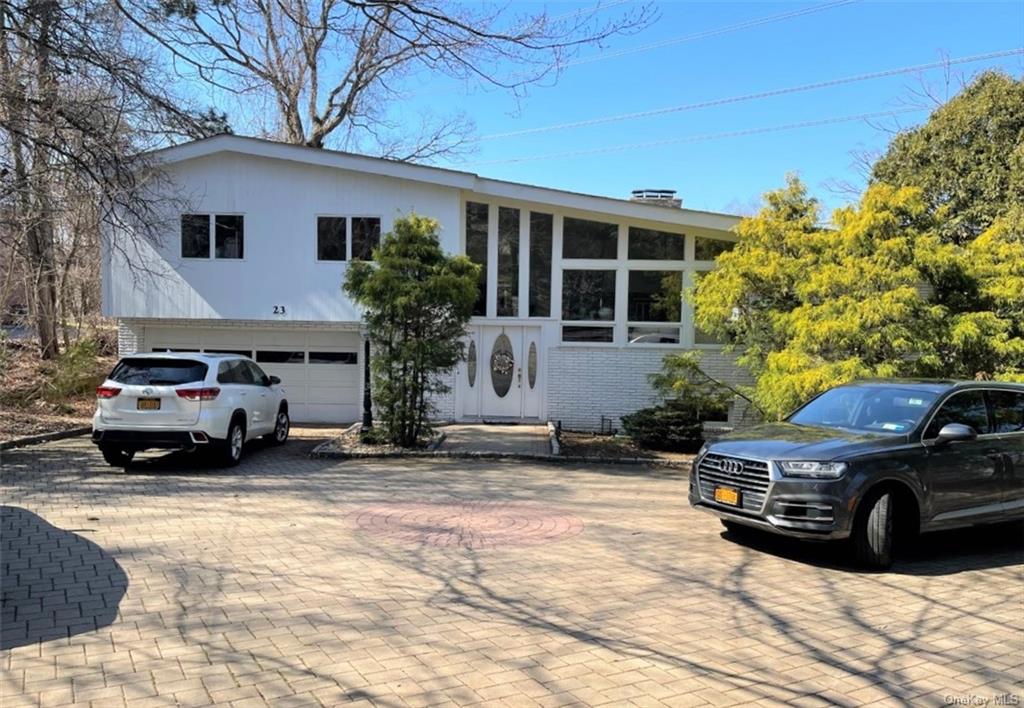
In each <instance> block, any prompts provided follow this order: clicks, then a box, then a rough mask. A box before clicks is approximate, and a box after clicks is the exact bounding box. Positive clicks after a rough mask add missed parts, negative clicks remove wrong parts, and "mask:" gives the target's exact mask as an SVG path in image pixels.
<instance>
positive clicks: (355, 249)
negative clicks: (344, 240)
mask: <svg viewBox="0 0 1024 708" xmlns="http://www.w3.org/2000/svg"><path fill="white" fill-rule="evenodd" d="M379 245H380V219H378V218H377V217H375V216H355V217H352V260H354V261H372V260H373V250H374V249H375V248H377V247H378V246H379Z"/></svg>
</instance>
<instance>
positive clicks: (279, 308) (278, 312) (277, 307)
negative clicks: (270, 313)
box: [274, 305, 288, 315]
mask: <svg viewBox="0 0 1024 708" xmlns="http://www.w3.org/2000/svg"><path fill="white" fill-rule="evenodd" d="M274 314H275V315H286V314H288V312H287V311H286V310H285V309H284V305H274Z"/></svg>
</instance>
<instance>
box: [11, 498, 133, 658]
mask: <svg viewBox="0 0 1024 708" xmlns="http://www.w3.org/2000/svg"><path fill="white" fill-rule="evenodd" d="M0 530H2V532H3V533H2V537H3V541H2V545H0V550H2V561H0V570H2V574H0V608H2V610H0V612H2V615H0V617H2V622H0V649H13V648H15V647H22V646H26V645H30V644H35V643H36V642H45V641H50V640H53V639H67V638H69V637H72V636H75V635H76V634H83V633H86V632H94V631H96V630H97V629H100V628H102V627H105V626H107V625H110V624H112V623H113V622H114V620H115V619H116V617H117V612H118V606H119V605H120V603H121V598H123V597H124V594H125V591H126V590H127V588H128V576H127V575H125V572H124V570H122V569H121V566H120V565H118V563H117V561H116V560H114V558H113V557H112V556H111V555H110V554H108V553H106V552H105V551H104V550H103V549H102V548H100V547H99V546H98V545H96V544H95V543H93V542H92V541H90V540H88V539H86V538H85V537H83V536H80V535H78V534H76V533H73V531H72V530H65V529H60V528H57V527H56V526H53V525H52V524H50V523H48V522H47V521H46V520H45V519H43V518H42V517H40V516H37V515H36V514H33V513H32V512H30V511H27V510H26V509H22V508H20V507H16V506H0ZM74 530H75V531H82V532H85V531H88V530H89V529H74Z"/></svg>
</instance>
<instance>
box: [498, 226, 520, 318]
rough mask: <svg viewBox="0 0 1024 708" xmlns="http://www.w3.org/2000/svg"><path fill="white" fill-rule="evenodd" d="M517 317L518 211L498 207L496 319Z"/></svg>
mask: <svg viewBox="0 0 1024 708" xmlns="http://www.w3.org/2000/svg"><path fill="white" fill-rule="evenodd" d="M518 315H519V210H518V209H512V208H510V207H498V317H516V316H518Z"/></svg>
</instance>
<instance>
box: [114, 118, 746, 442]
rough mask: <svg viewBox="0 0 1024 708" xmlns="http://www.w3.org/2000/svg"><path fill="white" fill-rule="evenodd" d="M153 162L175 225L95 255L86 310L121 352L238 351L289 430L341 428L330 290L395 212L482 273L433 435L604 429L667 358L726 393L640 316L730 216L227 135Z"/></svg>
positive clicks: (716, 362) (725, 364)
mask: <svg viewBox="0 0 1024 708" xmlns="http://www.w3.org/2000/svg"><path fill="white" fill-rule="evenodd" d="M156 157H157V158H158V159H159V160H161V161H162V163H163V166H164V168H165V169H166V172H167V174H168V175H169V177H170V178H171V180H172V181H173V183H174V189H175V194H176V197H177V199H176V201H175V203H176V204H180V207H175V210H174V211H175V213H173V214H169V215H168V218H167V227H166V229H164V234H163V236H162V237H161V238H160V239H159V241H158V242H156V243H150V242H146V244H145V245H143V246H142V247H141V248H135V246H134V244H133V245H132V247H131V248H124V249H121V248H115V249H112V250H111V249H108V250H107V252H106V253H105V257H104V269H103V311H104V314H106V315H108V316H110V317H116V318H117V320H118V326H119V342H118V343H119V348H120V350H121V352H122V353H128V352H132V351H160V350H166V349H171V350H205V351H230V352H243V353H245V354H247V355H250V356H252V357H253V358H254V359H255V360H256V361H257V362H258V363H259V364H260V365H261V366H262V367H263V368H264V369H265V370H266V371H267V372H268V373H272V374H276V375H277V376H280V377H281V379H282V380H283V381H284V383H285V386H286V388H287V391H288V398H289V401H290V404H291V411H292V416H293V419H294V420H296V421H307V422H347V421H354V420H358V419H359V418H360V415H361V410H362V405H361V400H362V385H363V370H364V367H363V366H362V365H361V364H362V363H363V362H362V357H363V346H362V335H361V332H360V313H359V309H358V308H357V307H356V306H355V305H354V304H353V303H352V302H351V301H349V300H348V299H347V298H346V297H345V296H344V294H343V293H342V290H341V282H342V278H343V276H344V273H345V268H346V264H347V263H348V261H350V260H352V259H355V258H368V257H369V254H370V252H371V250H372V248H373V246H374V245H375V244H376V243H377V242H378V240H379V238H380V234H382V233H387V232H388V231H389V230H390V229H391V225H392V223H393V221H394V220H395V219H396V218H398V217H400V216H402V215H403V214H408V213H410V212H416V213H419V214H423V215H426V216H430V217H433V218H435V219H437V220H438V221H439V222H440V224H441V226H442V233H441V241H442V245H443V246H444V248H446V249H447V250H448V251H450V252H453V253H466V254H468V255H469V257H470V258H471V259H472V260H474V261H475V262H477V263H480V264H481V265H482V266H484V271H483V277H482V279H481V294H480V301H479V303H478V307H477V316H475V317H474V318H473V320H472V323H471V327H470V331H469V338H468V342H467V358H466V361H464V362H463V363H461V364H460V365H459V366H458V367H457V368H456V370H455V371H453V372H452V374H451V376H452V381H451V388H452V392H451V394H450V395H449V396H447V397H446V398H445V399H444V400H441V401H438V406H439V411H440V414H441V415H442V416H443V417H444V418H448V419H458V420H479V419H484V420H491V419H527V420H528V419H539V420H553V421H562V422H563V424H564V425H565V426H566V427H568V428H576V429H596V428H598V427H599V426H600V425H601V422H602V419H605V420H611V421H613V424H616V425H617V421H618V419H619V417H620V416H621V415H623V414H625V413H628V412H631V411H633V410H636V409H637V408H639V407H642V406H644V405H647V404H649V403H651V402H652V401H653V400H654V395H653V392H652V390H651V389H650V386H649V385H648V382H647V375H648V374H650V373H652V372H654V371H657V370H658V368H659V366H660V363H661V359H662V357H663V356H664V355H665V354H666V353H667V352H669V351H673V350H678V349H700V350H704V352H703V353H704V356H703V362H704V365H705V367H706V368H707V369H708V370H709V371H713V372H714V373H716V374H717V375H719V376H722V377H724V378H727V379H729V380H736V379H737V378H742V373H741V372H740V371H738V370H737V369H736V368H735V367H734V366H733V364H732V358H731V356H728V355H725V354H723V353H722V352H721V348H720V347H719V346H718V345H717V344H716V343H714V342H713V341H711V340H709V339H708V338H707V337H705V336H702V335H701V333H700V332H698V331H696V330H695V328H694V326H693V319H692V313H691V311H690V308H689V305H688V304H687V303H686V302H685V298H683V299H682V302H681V304H680V303H679V301H678V300H676V301H675V302H672V301H671V300H672V299H671V298H670V299H669V301H668V302H661V301H660V299H659V298H660V297H661V296H663V295H664V294H665V292H666V288H668V289H669V290H674V291H675V294H676V295H678V293H679V291H681V290H683V289H685V288H687V287H688V286H689V285H690V284H691V283H692V282H693V276H694V274H695V273H698V272H700V271H704V270H708V269H710V268H712V267H713V258H714V256H715V254H717V253H719V252H721V251H722V250H723V249H727V248H729V247H730V244H731V243H732V242H733V241H734V240H735V236H734V235H733V234H732V233H731V231H730V229H731V228H732V227H733V226H734V225H735V224H736V223H737V221H738V218H737V217H735V216H729V215H725V214H716V213H711V212H702V211H693V210H689V209H682V208H679V206H678V202H674V203H670V205H666V203H667V202H666V200H665V199H663V197H664V196H665V195H663V194H654V195H653V197H654V198H655V200H654V201H649V198H650V197H651V196H652V195H650V194H641V195H639V197H638V199H631V200H626V199H610V198H606V197H598V196H590V195H586V194H577V193H574V192H566V191H561V190H557V189H546V188H543V187H535V186H531V185H526V184H517V183H513V182H504V181H501V180H493V179H487V178H484V177H480V176H478V175H475V174H472V173H468V172H459V171H455V170H448V169H439V168H434V167H426V166H421V165H413V164H405V163H399V162H394V161H390V160H383V159H378V158H371V157H365V156H361V155H353V154H348V153H342V152H334V151H329V150H319V149H314V148H306V147H301V146H295V145H287V144H281V143H275V142H269V141H265V140H258V139H254V138H244V137H238V136H232V135H221V136H217V137H212V138H208V139H205V140H200V141H196V142H191V143H186V144H183V145H178V146H175V147H171V148H168V149H165V150H162V151H160V152H158V153H156ZM114 239H115V240H116V239H123V243H124V244H127V243H128V241H130V239H128V238H127V235H126V234H125V233H123V232H122V233H120V234H115V235H114ZM128 258H131V259H132V260H133V261H134V265H136V266H137V265H139V263H142V264H144V268H143V270H145V271H146V272H145V273H141V274H140V273H139V268H137V267H134V268H130V267H128V265H127V260H126V259H128Z"/></svg>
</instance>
